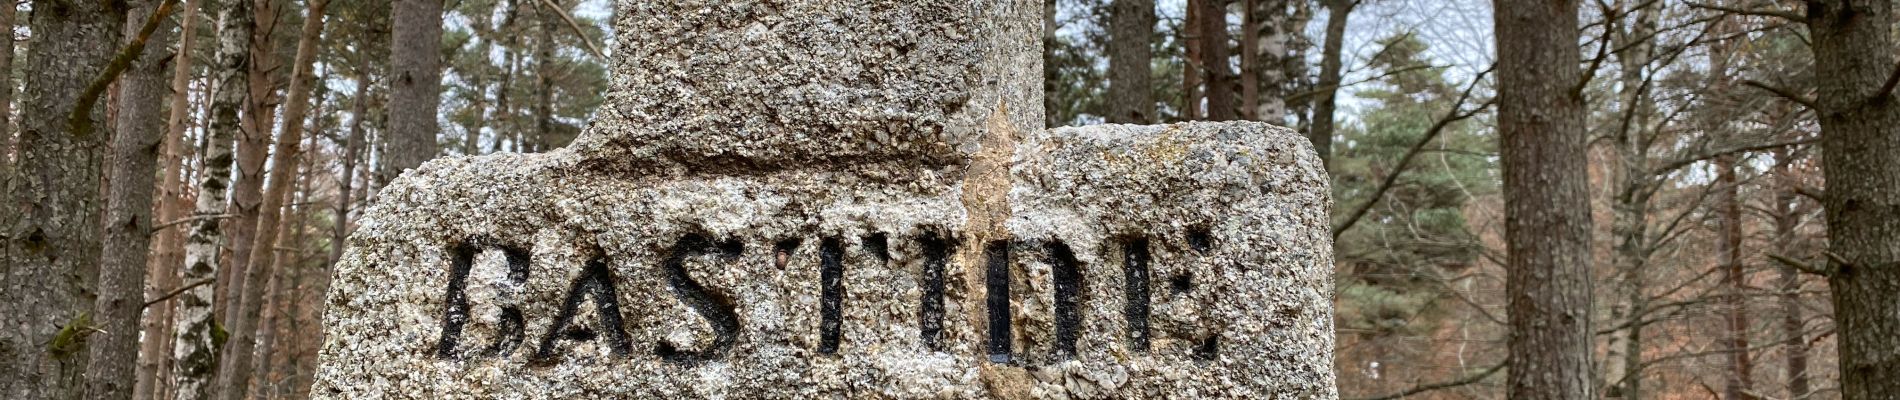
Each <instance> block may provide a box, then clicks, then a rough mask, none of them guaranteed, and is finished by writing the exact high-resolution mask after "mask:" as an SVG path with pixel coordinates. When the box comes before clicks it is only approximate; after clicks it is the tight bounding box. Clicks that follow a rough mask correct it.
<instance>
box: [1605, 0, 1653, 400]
mask: <svg viewBox="0 0 1900 400" xmlns="http://www.w3.org/2000/svg"><path fill="white" fill-rule="evenodd" d="M1631 1H1639V2H1640V0H1626V1H1624V2H1623V3H1622V4H1623V5H1625V6H1627V5H1628V3H1630V2H1631ZM1620 15H1623V16H1624V17H1625V18H1630V19H1631V21H1630V22H1628V23H1623V24H1617V25H1618V27H1617V28H1620V29H1621V30H1620V31H1619V32H1618V33H1617V34H1616V36H1615V40H1616V42H1615V43H1616V48H1618V49H1622V50H1621V51H1619V52H1617V53H1616V56H1617V61H1618V62H1619V63H1621V76H1620V77H1619V79H1620V80H1621V82H1620V83H1621V86H1622V89H1621V92H1620V93H1619V94H1618V96H1619V97H1620V99H1619V100H1620V101H1621V102H1622V104H1623V105H1624V106H1623V108H1622V109H1621V110H1619V111H1620V112H1621V115H1618V117H1620V118H1619V119H1618V121H1619V124H1618V125H1617V126H1616V127H1615V128H1614V129H1613V130H1611V131H1612V132H1615V134H1614V139H1615V147H1616V161H1617V164H1618V168H1617V169H1616V170H1615V175H1614V179H1616V181H1617V192H1616V194H1615V196H1613V199H1612V206H1611V207H1612V212H1613V213H1614V216H1613V217H1612V221H1611V223H1610V232H1611V233H1610V234H1611V236H1613V238H1612V239H1611V240H1612V241H1613V245H1614V246H1615V249H1614V253H1615V255H1614V262H1615V263H1616V268H1617V273H1618V275H1620V276H1621V279H1612V280H1610V282H1611V284H1612V285H1614V286H1613V289H1612V290H1613V293H1614V295H1615V296H1616V298H1615V299H1612V300H1611V301H1614V302H1615V303H1614V304H1613V305H1611V307H1610V317H1609V321H1611V323H1614V324H1619V325H1623V327H1622V328H1621V329H1616V330H1615V331H1612V332H1610V339H1609V346H1608V347H1609V354H1608V355H1607V357H1606V358H1607V359H1606V360H1604V364H1605V368H1604V370H1605V371H1604V374H1603V379H1604V382H1605V385H1606V386H1607V389H1605V393H1604V397H1618V398H1626V399H1637V398H1641V397H1642V383H1643V381H1642V376H1643V363H1642V361H1643V327H1644V326H1645V325H1644V324H1642V323H1640V321H1642V319H1643V315H1644V314H1645V313H1646V312H1647V311H1648V301H1649V299H1648V297H1647V296H1646V295H1645V294H1644V290H1645V289H1646V288H1647V287H1648V282H1649V280H1648V275H1646V274H1647V273H1648V265H1649V256H1650V253H1651V250H1650V241H1649V215H1650V200H1651V199H1652V198H1653V197H1654V195H1655V193H1656V190H1657V188H1658V185H1659V182H1657V180H1656V176H1655V174H1654V173H1653V172H1651V171H1650V170H1649V164H1650V156H1649V145H1650V142H1651V141H1652V140H1651V139H1652V138H1653V134H1654V131H1653V130H1651V129H1649V124H1650V116H1651V115H1652V114H1653V113H1654V111H1655V107H1654V106H1653V105H1652V104H1653V102H1651V101H1650V99H1649V87H1648V86H1647V85H1646V84H1645V82H1644V81H1645V79H1644V76H1643V70H1644V69H1645V67H1647V66H1648V65H1649V64H1650V63H1651V62H1652V61H1653V60H1652V59H1651V54H1650V49H1651V48H1652V47H1653V43H1655V39H1654V38H1653V37H1652V35H1651V32H1653V31H1654V30H1655V25H1656V12H1655V7H1654V6H1647V7H1642V8H1640V9H1637V10H1626V11H1625V13H1624V14H1620Z"/></svg>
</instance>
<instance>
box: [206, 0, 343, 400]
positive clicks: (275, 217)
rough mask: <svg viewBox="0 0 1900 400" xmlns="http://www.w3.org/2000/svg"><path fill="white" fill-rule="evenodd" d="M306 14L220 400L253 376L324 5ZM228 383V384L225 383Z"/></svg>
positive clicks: (241, 391)
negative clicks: (280, 223)
mask: <svg viewBox="0 0 1900 400" xmlns="http://www.w3.org/2000/svg"><path fill="white" fill-rule="evenodd" d="M308 4H309V6H308V7H309V9H307V10H306V12H305V15H306V16H307V17H306V18H305V19H304V25H303V31H302V32H300V34H299V36H298V38H299V39H298V41H297V56H296V59H295V60H293V61H292V63H293V64H294V65H292V67H291V68H292V72H291V81H290V90H289V92H288V93H286V94H285V96H284V98H285V99H286V101H287V103H288V104H286V105H285V106H284V118H283V119H282V121H283V126H282V127H281V128H280V129H279V131H281V132H282V134H281V135H279V136H278V138H277V147H276V149H275V150H274V151H272V153H274V154H276V156H274V157H272V159H271V165H270V179H269V182H270V189H269V190H268V191H266V192H265V193H264V195H263V199H261V202H260V203H259V206H258V210H259V211H260V212H259V214H258V218H257V226H256V230H255V232H254V236H253V238H252V242H251V248H252V251H251V252H250V254H249V256H250V260H249V261H248V262H246V263H245V264H246V265H247V267H246V268H245V270H244V283H243V284H242V286H241V287H242V288H243V290H242V292H241V293H242V295H241V297H240V299H239V302H238V304H239V308H237V309H236V312H237V313H238V316H237V318H236V321H237V323H236V324H235V325H234V326H233V329H232V330H231V341H230V342H229V343H228V344H226V346H225V349H226V354H225V357H224V361H225V365H222V366H220V370H219V374H220V376H219V386H220V390H222V393H224V398H227V399H238V398H240V397H241V396H244V395H245V394H246V392H247V391H248V390H249V389H248V387H249V386H250V378H251V375H252V373H253V372H255V371H258V370H260V368H258V365H257V363H256V361H255V360H254V357H255V356H256V354H255V353H256V351H257V334H258V324H259V320H260V318H261V317H260V313H262V311H263V305H264V303H265V302H266V301H268V299H266V298H265V297H264V296H266V295H268V294H271V292H269V288H268V287H267V285H268V282H269V281H270V280H271V279H272V278H271V276H272V274H274V272H273V270H275V268H276V264H277V263H276V261H277V260H276V255H277V252H276V251H273V247H274V244H275V243H277V236H278V233H279V232H278V230H277V228H278V223H279V221H280V220H282V217H283V209H284V198H285V196H287V195H288V193H289V190H290V187H292V186H296V182H295V179H294V178H295V176H294V175H293V174H295V173H296V169H297V166H296V164H297V159H298V157H299V156H300V154H301V153H302V149H301V148H300V147H301V146H300V145H301V144H302V143H303V125H304V124H303V123H304V114H305V112H307V111H309V107H310V85H311V84H313V83H315V82H313V79H312V77H311V70H310V68H311V67H312V65H311V64H312V62H314V61H316V54H317V39H318V38H319V37H321V36H322V34H323V20H324V18H323V10H324V7H325V6H327V5H328V4H329V1H327V0H313V1H310V2H309V3H308ZM227 380H228V381H227Z"/></svg>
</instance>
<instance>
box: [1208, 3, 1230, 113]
mask: <svg viewBox="0 0 1900 400" xmlns="http://www.w3.org/2000/svg"><path fill="white" fill-rule="evenodd" d="M1226 3H1227V2H1226V0H1203V1H1201V2H1200V5H1201V20H1200V21H1201V69H1202V70H1204V71H1205V72H1207V119H1208V120H1209V121H1232V120H1234V119H1235V118H1237V117H1236V115H1235V113H1234V110H1235V107H1236V106H1237V105H1236V104H1235V103H1234V87H1235V85H1236V82H1235V80H1234V78H1235V76H1234V70H1233V69H1232V68H1230V67H1229V66H1228V65H1227V56H1228V54H1229V53H1228V52H1227V18H1226V17H1227V4H1226Z"/></svg>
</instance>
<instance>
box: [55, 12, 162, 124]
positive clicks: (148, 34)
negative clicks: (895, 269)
mask: <svg viewBox="0 0 1900 400" xmlns="http://www.w3.org/2000/svg"><path fill="white" fill-rule="evenodd" d="M177 5H178V0H165V2H164V3H159V5H158V9H155V10H152V15H151V16H149V17H146V18H145V25H141V26H139V34H138V36H135V37H133V38H132V42H131V43H126V44H125V47H122V48H120V49H119V54H118V55H117V56H113V57H112V61H110V62H109V63H107V64H106V69H105V70H104V71H100V72H99V76H97V77H93V79H92V83H91V84H89V85H86V89H85V91H82V92H80V93H79V103H78V104H74V105H73V112H72V114H69V115H67V116H66V123H67V126H68V127H70V128H71V129H72V132H71V133H72V135H73V136H75V137H82V138H83V137H90V136H92V109H93V104H94V103H98V102H99V97H100V96H104V95H105V93H106V88H107V87H109V86H111V85H112V81H116V80H118V79H119V74H121V73H124V72H125V69H126V68H131V67H132V59H135V58H138V56H139V54H140V53H144V52H145V41H146V40H149V39H151V38H152V32H154V31H157V30H158V24H159V22H163V21H165V19H166V16H169V15H171V13H172V8H173V7H175V6H177Z"/></svg>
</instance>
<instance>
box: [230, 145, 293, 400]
mask: <svg viewBox="0 0 1900 400" xmlns="http://www.w3.org/2000/svg"><path fill="white" fill-rule="evenodd" d="M298 158H299V159H302V157H298ZM297 164H298V165H292V166H290V167H289V168H291V169H295V170H301V169H302V164H303V163H301V162H299V163H297ZM293 174H294V175H298V176H299V178H297V179H296V182H297V183H295V184H296V185H298V186H299V189H298V190H297V191H298V192H299V193H301V192H302V188H301V186H302V183H303V181H304V180H303V179H302V178H301V175H302V173H301V172H297V173H293ZM281 209H282V210H283V211H282V213H283V214H284V215H286V216H290V217H293V218H283V219H279V220H278V221H277V231H278V232H279V234H278V235H277V241H276V243H275V244H274V245H273V246H272V247H273V249H272V250H271V253H276V254H277V256H276V258H278V259H279V260H278V261H282V263H278V262H273V263H271V264H270V270H271V274H270V277H269V278H267V279H268V280H267V281H266V283H265V286H264V287H265V289H264V293H265V296H264V299H263V300H264V307H263V311H262V312H261V313H260V315H259V316H258V328H257V346H256V348H257V357H256V358H254V359H253V360H252V362H251V365H252V368H251V370H252V371H253V372H252V374H253V375H252V379H251V384H250V386H249V388H248V389H246V394H245V395H244V398H246V399H262V398H270V397H275V395H273V394H272V392H271V388H273V387H275V386H276V385H275V384H274V382H276V377H275V376H273V375H271V372H272V371H275V370H276V369H275V368H274V366H275V365H276V362H275V361H276V360H273V359H272V358H271V357H273V356H274V355H275V354H276V353H275V352H274V351H273V350H275V347H274V346H277V337H278V336H277V327H278V326H279V325H278V320H279V319H281V318H283V317H284V314H283V313H282V312H281V310H280V309H281V308H282V307H283V302H284V297H285V294H286V293H288V292H289V290H287V289H286V286H285V284H284V280H285V278H287V277H288V276H287V275H289V274H292V273H294V272H293V270H292V266H294V265H296V262H295V261H296V259H297V255H296V254H291V255H290V256H289V257H284V255H283V253H284V249H287V248H291V247H293V246H296V245H297V244H296V243H295V242H292V241H291V238H293V237H295V236H296V235H294V234H292V235H286V234H283V233H285V232H289V230H290V229H292V227H291V223H292V221H294V220H296V218H294V217H295V215H296V212H295V207H294V206H291V205H285V206H284V207H282V208H281ZM286 258H287V260H286Z"/></svg>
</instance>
